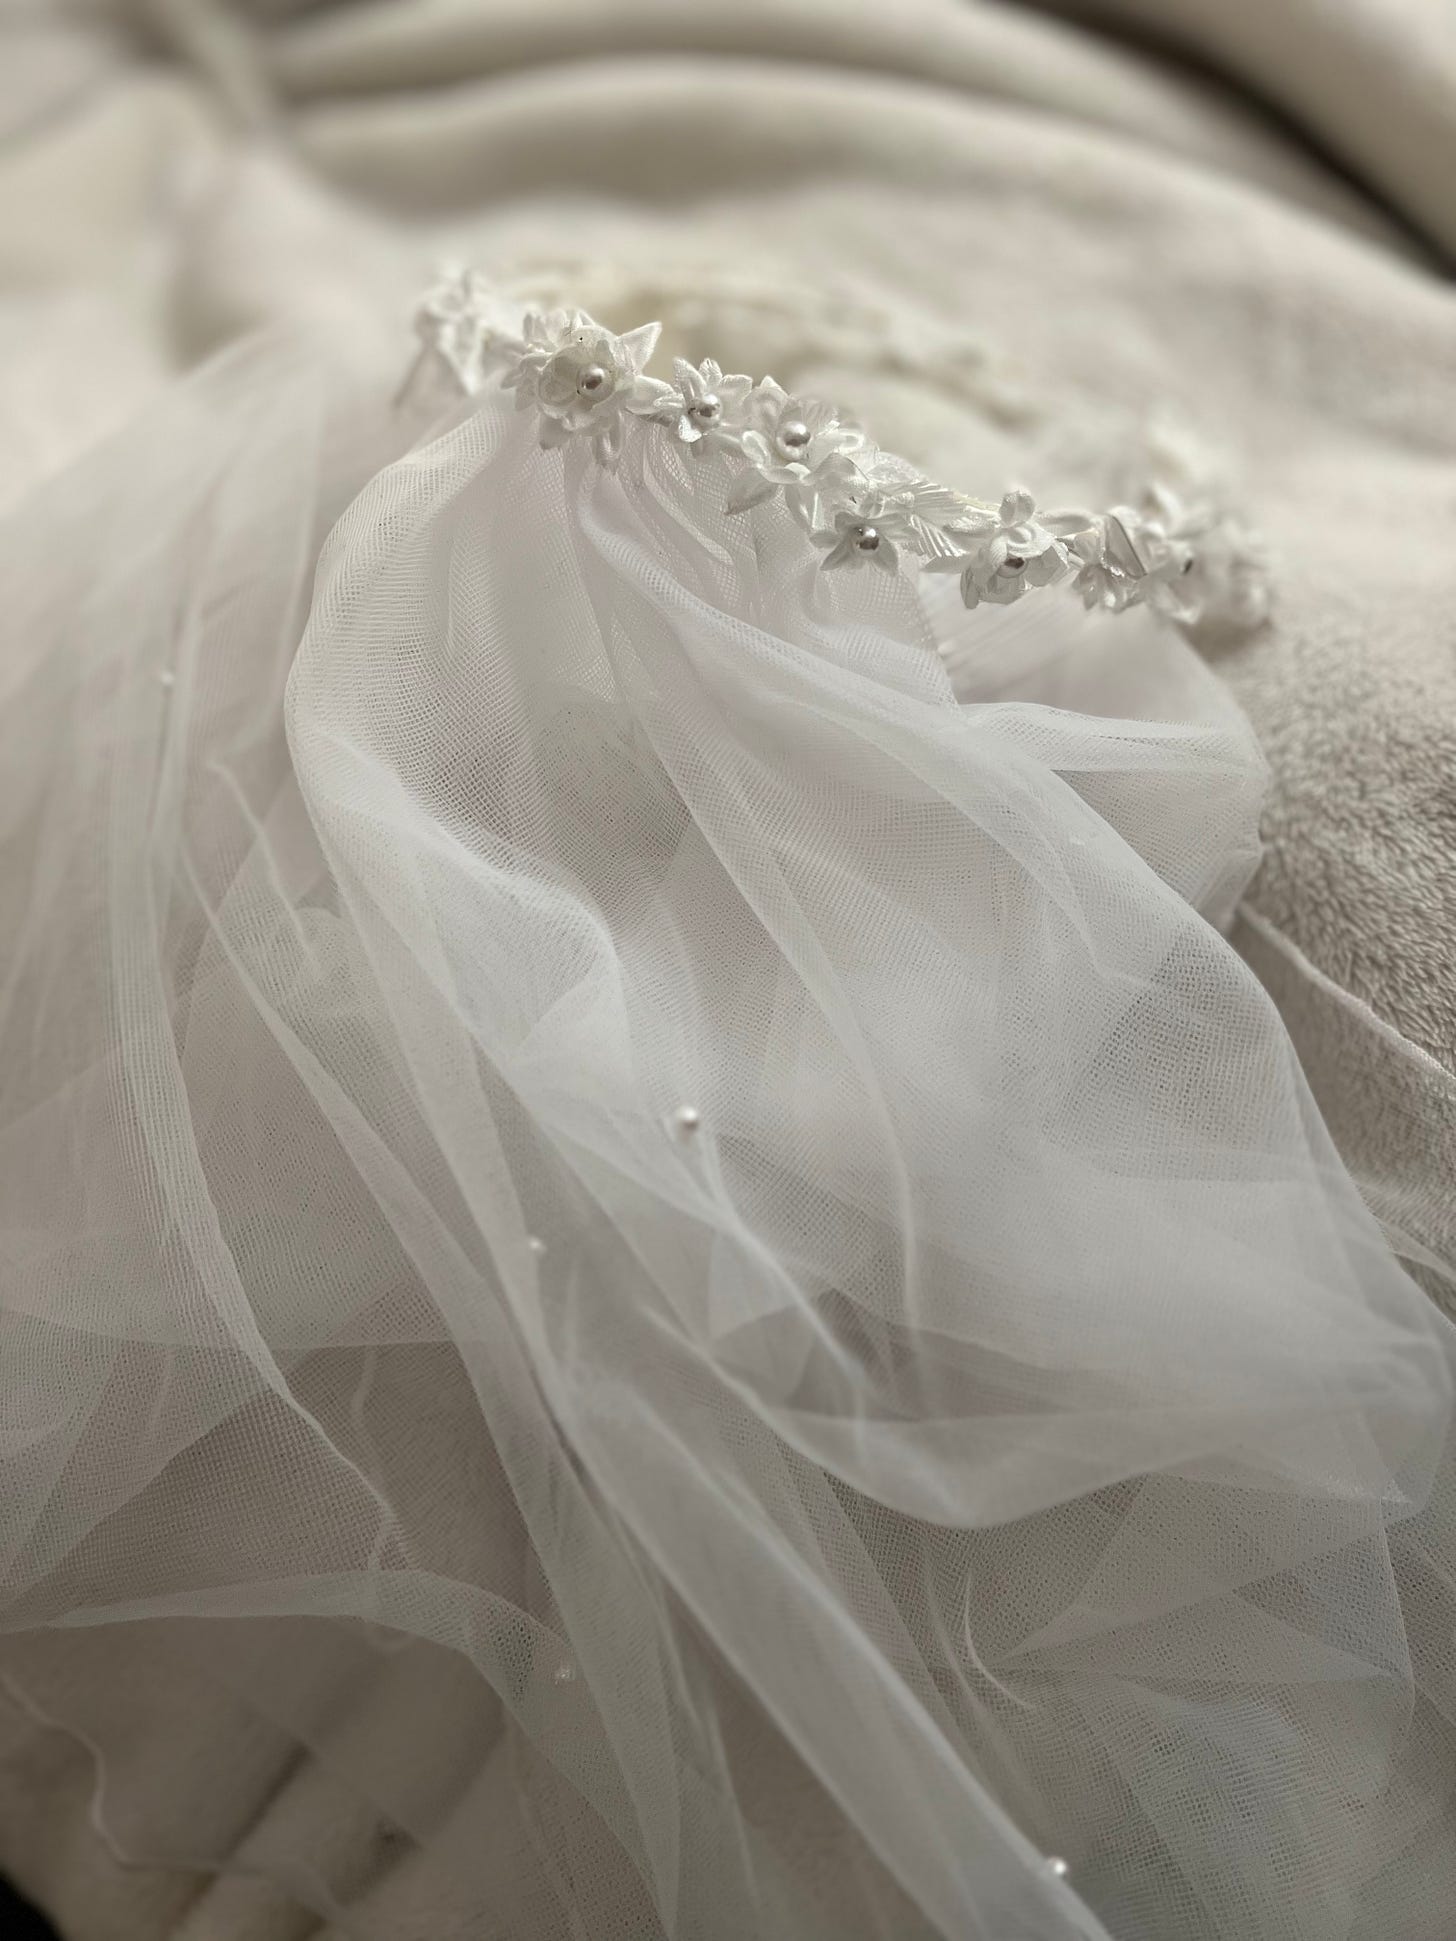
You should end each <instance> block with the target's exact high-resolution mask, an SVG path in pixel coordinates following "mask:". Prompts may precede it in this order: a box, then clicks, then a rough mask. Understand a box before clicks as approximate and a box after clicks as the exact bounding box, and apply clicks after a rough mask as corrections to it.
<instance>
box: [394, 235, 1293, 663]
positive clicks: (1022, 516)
mask: <svg viewBox="0 0 1456 1941" xmlns="http://www.w3.org/2000/svg"><path fill="white" fill-rule="evenodd" d="M415 321H416V328H417V330H418V332H419V335H420V338H421V340H422V343H423V346H424V349H423V351H422V352H421V356H422V357H423V356H429V355H433V356H435V357H437V358H438V359H440V360H441V361H443V363H444V364H445V366H446V367H447V368H448V370H449V371H450V373H451V375H452V377H453V378H454V380H455V382H456V383H457V384H458V385H459V387H460V389H461V390H462V391H463V392H465V393H466V394H467V395H474V394H475V393H476V392H478V391H479V390H481V389H482V387H483V386H484V385H485V384H486V383H488V382H489V381H490V380H491V379H492V378H495V379H498V380H499V382H500V384H501V386H502V388H503V389H506V390H513V391H514V392H515V393H516V404H517V408H518V409H520V410H534V411H535V412H536V413H537V416H538V421H539V429H540V442H541V445H542V446H543V448H545V449H551V448H553V447H555V446H558V445H564V444H566V443H567V442H568V441H569V440H572V439H577V438H582V439H586V440H588V441H589V442H590V445H591V448H592V451H593V453H594V454H595V457H596V458H597V460H598V462H599V463H600V464H602V465H603V466H605V467H607V468H609V469H610V468H613V467H615V466H616V464H617V462H618V459H619V458H620V456H621V453H622V450H623V446H624V441H625V440H626V439H627V438H628V437H630V436H641V435H649V428H650V432H651V434H655V435H657V436H664V435H665V436H667V437H669V438H673V439H676V440H677V441H678V442H679V443H680V444H681V445H683V446H684V447H686V448H687V449H689V450H690V451H692V452H693V453H694V454H695V455H698V456H703V455H708V454H711V455H716V456H718V457H720V458H721V459H722V460H723V461H724V462H726V463H727V464H728V465H730V466H731V467H732V468H733V470H734V474H735V475H734V477H733V479H732V482H731V484H730V485H729V489H728V494H727V502H726V503H727V509H728V511H729V513H730V514H743V513H747V512H749V511H750V510H751V509H752V508H753V507H754V506H758V505H762V504H765V503H766V502H767V501H769V500H770V499H774V498H780V497H781V498H782V499H783V501H784V504H785V505H786V506H787V508H788V510H789V512H790V513H791V515H792V516H793V517H794V519H795V520H797V522H798V523H799V525H800V526H802V527H803V529H804V531H805V532H806V534H807V535H808V537H809V539H810V541H811V542H812V543H813V544H814V545H815V546H817V547H819V548H820V549H821V550H822V551H823V554H824V558H823V562H822V563H823V565H824V567H825V568H829V569H838V568H851V569H858V568H860V567H865V566H873V567H875V568H877V569H879V570H880V571H881V572H885V573H890V574H899V573H901V572H903V571H904V570H905V568H906V564H907V562H910V561H913V562H915V563H916V565H917V566H918V567H919V569H920V570H921V571H923V572H930V573H952V574H955V575H956V576H957V577H958V578H959V581H960V592H961V598H962V600H963V601H964V602H965V604H966V606H967V607H971V608H974V607H978V606H981V605H983V604H990V605H994V606H1009V605H1010V604H1011V603H1012V602H1013V601H1016V600H1019V599H1020V598H1021V597H1022V596H1023V595H1024V594H1025V593H1027V592H1029V591H1031V590H1032V589H1035V588H1042V587H1050V586H1054V585H1057V584H1059V583H1062V582H1065V581H1068V580H1070V583H1071V585H1072V586H1073V588H1074V589H1075V591H1076V592H1077V593H1079V594H1080V595H1081V598H1082V601H1083V604H1084V605H1085V606H1086V607H1088V608H1089V609H1102V610H1104V611H1108V612H1113V613H1121V612H1123V611H1125V610H1126V609H1127V608H1129V607H1135V606H1140V605H1145V606H1148V607H1151V608H1153V609H1154V610H1155V611H1157V612H1158V613H1160V614H1162V615H1164V616H1165V617H1166V618H1168V619H1170V620H1173V621H1176V622H1178V623H1180V624H1182V625H1185V626H1188V625H1192V624H1194V623H1196V622H1199V621H1203V620H1213V621H1218V622H1221V623H1223V624H1225V625H1231V626H1235V627H1241V628H1249V627H1254V626H1257V625H1259V624H1260V622H1261V621H1262V620H1263V619H1264V618H1265V615H1266V614H1267V611H1268V604H1269V594H1268V574H1267V569H1266V562H1265V556H1264V550H1263V547H1262V545H1261V544H1260V542H1259V541H1258V539H1257V538H1256V536H1255V535H1254V534H1253V533H1252V532H1251V531H1250V529H1249V528H1248V527H1247V526H1246V525H1245V524H1244V522H1243V521H1242V520H1241V519H1240V518H1239V517H1238V516H1237V514H1236V513H1235V512H1234V510H1233V509H1232V508H1231V507H1230V506H1229V505H1228V504H1227V503H1226V502H1225V501H1224V500H1223V499H1222V498H1221V496H1220V495H1219V494H1218V493H1217V491H1216V490H1215V489H1214V488H1213V487H1212V486H1211V485H1208V484H1205V483H1203V482H1198V483H1197V484H1196V485H1195V488H1194V489H1193V490H1192V491H1190V490H1189V489H1188V486H1187V484H1186V482H1185V483H1183V489H1181V490H1178V489H1175V488H1174V487H1173V486H1172V485H1171V484H1169V483H1166V482H1163V481H1160V480H1156V479H1155V480H1152V481H1150V483H1149V484H1148V485H1147V487H1146V489H1145V490H1144V492H1143V493H1142V494H1141V495H1140V498H1139V500H1138V502H1137V503H1136V504H1129V505H1116V506H1113V507H1112V508H1111V509H1110V510H1108V511H1105V512H1090V511H1085V510H1082V509H1080V508H1067V509H1060V510H1054V511H1042V512H1039V511H1038V510H1037V507H1036V503H1035V501H1034V500H1033V498H1032V496H1031V494H1030V493H1028V492H1025V491H1023V490H1021V489H1019V488H1016V489H1012V490H1010V491H1007V492H1005V493H1004V494H1003V495H1002V497H1001V499H1000V502H999V504H996V505H992V504H987V503H984V502H982V501H980V500H978V499H974V498H970V497H968V496H967V495H966V494H964V493H961V492H957V491H954V490H952V489H951V488H949V487H947V486H944V485H937V484H936V483H935V482H934V481H933V480H931V479H928V478H926V477H925V476H924V475H923V474H921V473H919V472H917V471H916V470H915V469H914V467H913V466H910V465H908V464H907V463H906V462H905V461H904V460H902V459H899V458H896V457H895V456H894V455H893V454H891V453H888V452H884V451H881V450H880V449H879V447H877V446H876V445H874V444H872V443H871V441H870V439H869V438H868V437H867V436H866V434H865V432H864V431H863V430H862V429H861V428H860V426H858V425H857V424H856V423H854V421H853V420H852V419H849V418H846V417H845V416H844V415H842V414H841V413H840V412H839V411H837V410H836V409H835V408H834V407H833V406H831V405H828V404H825V403H823V402H822V401H821V400H818V399H815V398H807V397H796V396H791V395H790V394H789V393H788V392H786V391H785V390H784V389H783V387H782V386H781V385H779V384H777V383H775V381H774V380H773V379H772V378H771V377H766V378H763V379H762V380H760V381H759V382H757V383H755V382H754V380H753V379H752V378H749V377H745V376H741V375H730V374H728V373H725V372H724V371H723V370H722V369H721V367H720V366H719V365H718V364H717V363H715V362H714V361H713V359H712V358H707V359H705V360H704V361H703V362H702V363H701V364H698V365H696V366H695V365H693V364H690V363H688V362H686V361H685V360H684V359H682V358H675V359H674V360H673V382H671V383H669V382H668V381H667V380H665V379H663V378H658V377H650V376H648V375H647V373H646V369H645V367H646V364H647V362H648V359H649V358H650V357H651V355H652V352H653V350H654V349H655V347H656V344H657V339H658V336H659V333H660V329H661V326H660V325H658V324H655V323H650V324H642V325H640V326H639V327H638V328H637V329H635V330H629V331H627V332H625V333H623V334H621V335H618V334H617V333H615V332H613V331H610V330H608V329H606V327H605V326H604V325H602V324H599V323H597V322H596V321H595V320H594V319H593V318H592V317H589V316H588V315H587V314H586V312H585V311H582V310H572V311H567V310H553V311H550V312H548V313H545V314H540V313H536V312H527V313H526V314H525V315H524V317H522V316H521V315H520V312H519V307H515V308H513V307H512V306H511V305H510V304H509V303H507V302H506V301H505V300H504V299H503V298H501V297H500V296H499V295H497V293H496V292H495V291H494V290H493V289H492V288H491V286H490V285H489V284H488V283H487V282H486V281H485V279H484V278H483V277H481V276H480V275H478V274H477V273H476V272H475V271H470V270H467V271H461V272H452V273H450V274H449V275H447V276H446V277H445V278H443V279H442V280H441V281H440V282H439V283H438V284H436V285H435V286H434V288H432V289H431V290H430V291H429V292H428V293H427V294H426V295H425V297H424V298H423V300H422V301H421V303H420V305H419V308H418V310H417V312H416V319H415ZM417 362H418V360H417Z"/></svg>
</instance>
